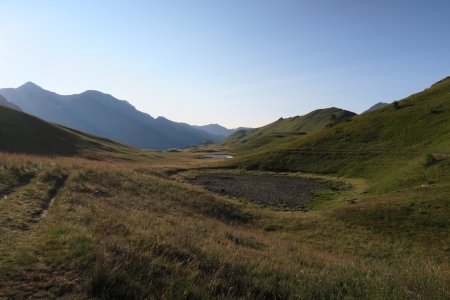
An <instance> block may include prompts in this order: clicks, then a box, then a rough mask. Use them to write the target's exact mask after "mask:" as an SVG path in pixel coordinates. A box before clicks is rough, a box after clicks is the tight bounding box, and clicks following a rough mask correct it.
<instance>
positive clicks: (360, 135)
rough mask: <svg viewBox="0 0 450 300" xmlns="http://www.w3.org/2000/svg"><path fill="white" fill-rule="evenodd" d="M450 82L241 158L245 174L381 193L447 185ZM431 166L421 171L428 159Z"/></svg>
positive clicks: (449, 149) (449, 141)
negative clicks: (348, 183) (358, 183)
mask: <svg viewBox="0 0 450 300" xmlns="http://www.w3.org/2000/svg"><path fill="white" fill-rule="evenodd" d="M449 93H450V79H447V80H444V81H442V82H439V83H437V84H435V85H433V86H432V87H430V88H429V89H427V90H425V91H423V92H420V93H418V94H415V95H412V96H410V97H408V98H406V99H404V100H402V101H399V102H398V106H397V107H396V106H395V105H389V106H387V107H384V108H382V109H380V110H376V111H373V112H370V113H367V114H364V115H361V116H357V117H354V118H352V119H351V121H349V122H343V123H339V124H337V125H335V126H333V127H331V128H326V129H324V130H321V131H319V132H316V133H315V134H312V135H308V136H302V137H298V138H296V139H295V140H291V141H288V142H279V143H272V144H270V145H269V146H268V147H266V148H264V151H260V152H257V153H256V154H254V153H250V152H248V155H247V156H245V155H243V156H244V157H243V159H242V160H241V162H240V166H242V167H245V168H248V169H265V170H290V171H303V172H311V173H336V174H339V175H346V176H356V177H365V178H370V179H372V180H375V181H377V182H379V187H378V188H379V189H382V190H388V189H392V188H394V187H395V186H408V185H411V184H419V183H426V182H428V181H429V182H433V181H436V180H440V181H442V180H447V179H449V176H450V175H449V172H448V169H449V166H450V160H449V155H450V95H449ZM429 153H430V154H433V155H434V157H435V158H436V159H437V161H435V162H431V163H429V166H425V165H426V164H427V163H426V159H427V157H426V156H427V154H429Z"/></svg>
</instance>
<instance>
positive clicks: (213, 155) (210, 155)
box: [204, 154, 233, 158]
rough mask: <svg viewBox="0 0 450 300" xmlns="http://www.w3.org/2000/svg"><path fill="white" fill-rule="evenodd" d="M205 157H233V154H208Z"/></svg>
mask: <svg viewBox="0 0 450 300" xmlns="http://www.w3.org/2000/svg"><path fill="white" fill-rule="evenodd" d="M204 157H206V158H233V155H229V154H207V155H205V156H204Z"/></svg>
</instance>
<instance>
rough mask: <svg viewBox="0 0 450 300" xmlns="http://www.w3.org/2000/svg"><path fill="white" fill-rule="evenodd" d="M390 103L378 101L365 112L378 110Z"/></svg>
mask: <svg viewBox="0 0 450 300" xmlns="http://www.w3.org/2000/svg"><path fill="white" fill-rule="evenodd" d="M388 105H389V103H385V102H378V103H377V104H375V105H373V106H371V107H370V108H369V109H368V110H366V111H364V112H363V114H365V113H368V112H371V111H374V110H378V109H380V108H383V107H385V106H388Z"/></svg>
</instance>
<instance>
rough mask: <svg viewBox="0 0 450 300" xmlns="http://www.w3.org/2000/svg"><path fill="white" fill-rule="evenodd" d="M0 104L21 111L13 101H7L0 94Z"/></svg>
mask: <svg viewBox="0 0 450 300" xmlns="http://www.w3.org/2000/svg"><path fill="white" fill-rule="evenodd" d="M0 106H5V107H9V108H12V109H15V110H19V111H21V109H20V107H18V106H17V105H14V104H13V103H11V102H9V101H8V100H6V98H5V97H3V96H2V95H0Z"/></svg>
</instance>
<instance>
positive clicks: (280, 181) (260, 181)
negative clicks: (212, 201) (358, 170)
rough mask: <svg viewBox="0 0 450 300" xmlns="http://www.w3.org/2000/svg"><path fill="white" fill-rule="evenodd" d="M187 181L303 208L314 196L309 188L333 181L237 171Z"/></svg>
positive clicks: (268, 203)
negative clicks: (242, 173) (236, 172)
mask: <svg viewBox="0 0 450 300" xmlns="http://www.w3.org/2000/svg"><path fill="white" fill-rule="evenodd" d="M190 181H191V182H193V183H196V184H201V185H204V186H205V187H206V188H207V189H208V190H210V191H213V192H216V193H220V194H224V195H229V196H233V197H239V198H244V199H247V200H249V201H251V202H254V203H257V204H260V205H263V206H274V207H278V208H284V209H302V208H303V207H304V203H305V201H308V200H311V199H312V198H313V195H312V191H314V190H320V189H327V188H330V187H332V186H333V185H335V184H333V183H330V182H326V181H322V180H318V179H311V178H298V177H287V176H271V175H236V174H203V175H199V176H197V177H195V178H192V179H190Z"/></svg>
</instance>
